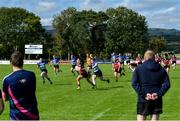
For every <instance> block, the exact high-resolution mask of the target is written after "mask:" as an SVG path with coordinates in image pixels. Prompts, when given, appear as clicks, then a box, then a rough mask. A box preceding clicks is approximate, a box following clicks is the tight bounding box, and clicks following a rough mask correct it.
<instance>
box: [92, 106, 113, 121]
mask: <svg viewBox="0 0 180 121" xmlns="http://www.w3.org/2000/svg"><path fill="white" fill-rule="evenodd" d="M110 109H111V108H108V109H106V110H105V111H103V112H101V113H98V114H97V115H96V116H94V117H93V118H92V120H91V121H94V120H96V119H98V118H100V117H102V116H103V115H104V114H105V113H106V112H108V111H109V110H110Z"/></svg>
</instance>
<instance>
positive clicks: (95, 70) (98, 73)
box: [92, 58, 110, 85]
mask: <svg viewBox="0 0 180 121" xmlns="http://www.w3.org/2000/svg"><path fill="white" fill-rule="evenodd" d="M92 70H93V75H92V82H93V84H94V85H96V77H99V79H100V80H101V81H107V82H108V83H109V82H110V80H109V79H104V78H103V74H102V71H101V70H100V68H99V67H98V63H97V62H96V59H95V58H94V59H92Z"/></svg>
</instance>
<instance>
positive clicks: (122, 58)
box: [118, 54, 125, 76]
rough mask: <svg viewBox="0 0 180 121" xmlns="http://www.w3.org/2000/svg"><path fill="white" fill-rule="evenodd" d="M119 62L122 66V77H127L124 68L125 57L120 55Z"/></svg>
mask: <svg viewBox="0 0 180 121" xmlns="http://www.w3.org/2000/svg"><path fill="white" fill-rule="evenodd" d="M118 59H119V62H120V64H121V66H120V72H119V73H120V76H125V68H124V60H125V56H123V55H121V54H119V56H118Z"/></svg>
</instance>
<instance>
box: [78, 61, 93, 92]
mask: <svg viewBox="0 0 180 121" xmlns="http://www.w3.org/2000/svg"><path fill="white" fill-rule="evenodd" d="M75 69H76V71H78V72H79V75H78V77H77V78H76V81H77V90H79V89H80V88H81V87H80V80H81V79H83V78H85V79H86V80H87V82H88V83H89V84H91V85H92V86H93V88H94V87H95V85H94V84H93V83H92V82H91V81H90V79H89V75H88V73H87V71H86V70H85V69H84V66H83V65H82V64H81V61H80V59H77V65H76V67H75Z"/></svg>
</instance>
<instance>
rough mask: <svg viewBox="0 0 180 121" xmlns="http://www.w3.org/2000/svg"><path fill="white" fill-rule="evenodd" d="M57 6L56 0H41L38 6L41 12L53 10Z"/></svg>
mask: <svg viewBox="0 0 180 121" xmlns="http://www.w3.org/2000/svg"><path fill="white" fill-rule="evenodd" d="M55 7H56V3H55V2H48V1H40V2H39V3H38V6H37V8H36V9H37V10H38V11H40V12H46V11H51V10H53V9H54V8H55Z"/></svg>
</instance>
